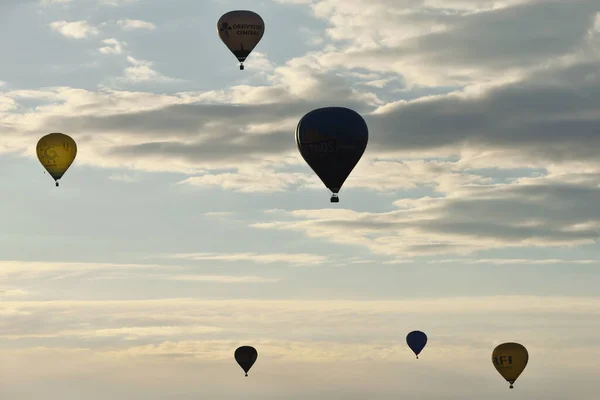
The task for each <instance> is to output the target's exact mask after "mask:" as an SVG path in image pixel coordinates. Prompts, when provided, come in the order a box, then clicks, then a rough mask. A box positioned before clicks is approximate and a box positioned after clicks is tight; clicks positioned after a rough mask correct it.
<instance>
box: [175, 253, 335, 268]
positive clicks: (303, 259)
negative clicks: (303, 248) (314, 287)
mask: <svg viewBox="0 0 600 400" xmlns="http://www.w3.org/2000/svg"><path fill="white" fill-rule="evenodd" d="M166 257H168V258H175V259H184V260H194V261H203V260H213V261H228V262H234V261H251V262H255V263H260V264H272V263H290V264H305V265H313V264H323V263H326V262H328V257H326V256H321V255H316V254H306V253H300V254H293V253H271V254H257V253H220V254H219V253H187V254H169V255H166Z"/></svg>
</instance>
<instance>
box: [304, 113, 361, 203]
mask: <svg viewBox="0 0 600 400" xmlns="http://www.w3.org/2000/svg"><path fill="white" fill-rule="evenodd" d="M368 140H369V129H368V128H367V123H366V122H365V120H364V119H363V118H362V117H361V116H360V115H359V114H358V113H357V112H356V111H353V110H350V109H348V108H344V107H326V108H319V109H316V110H313V111H311V112H309V113H308V114H306V115H305V116H304V117H302V118H301V119H300V122H299V123H298V126H297V128H296V144H297V145H298V150H300V154H301V155H302V157H303V158H304V160H305V161H306V162H307V163H308V165H309V166H310V167H311V168H312V169H313V171H315V173H316V174H317V175H318V176H319V178H320V179H321V180H322V181H323V183H324V184H325V186H327V188H329V190H331V191H332V192H333V196H332V197H331V202H332V203H337V202H339V198H338V196H337V193H339V191H340V189H341V188H342V185H343V184H344V182H345V181H346V179H347V178H348V176H349V175H350V172H352V170H353V169H354V167H355V166H356V164H357V163H358V161H359V160H360V158H361V157H362V155H363V153H364V152H365V149H366V148H367V142H368Z"/></svg>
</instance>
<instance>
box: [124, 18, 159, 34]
mask: <svg viewBox="0 0 600 400" xmlns="http://www.w3.org/2000/svg"><path fill="white" fill-rule="evenodd" d="M117 24H118V25H119V26H120V27H121V28H122V29H123V30H126V31H131V30H136V29H148V30H155V29H156V25H154V24H153V23H152V22H147V21H141V20H139V19H120V20H118V21H117Z"/></svg>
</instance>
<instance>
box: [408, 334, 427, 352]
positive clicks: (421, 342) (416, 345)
mask: <svg viewBox="0 0 600 400" xmlns="http://www.w3.org/2000/svg"><path fill="white" fill-rule="evenodd" d="M406 343H407V344H408V347H410V348H411V350H412V351H413V352H414V353H415V355H416V356H417V358H419V353H420V352H421V350H423V348H424V347H425V345H426V344H427V335H426V334H424V333H423V332H421V331H412V332H411V333H409V334H408V335H406Z"/></svg>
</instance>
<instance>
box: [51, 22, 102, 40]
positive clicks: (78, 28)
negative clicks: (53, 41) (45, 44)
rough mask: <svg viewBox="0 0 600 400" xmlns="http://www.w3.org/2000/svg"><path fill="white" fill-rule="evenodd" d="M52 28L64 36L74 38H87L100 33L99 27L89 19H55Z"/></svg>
mask: <svg viewBox="0 0 600 400" xmlns="http://www.w3.org/2000/svg"><path fill="white" fill-rule="evenodd" d="M50 28H52V29H53V30H54V31H56V32H58V33H60V34H61V35H63V36H66V37H69V38H73V39H85V38H87V37H89V36H94V35H97V34H98V33H99V31H98V29H97V28H96V27H94V26H92V25H90V24H89V23H88V22H87V21H75V22H67V21H55V22H52V23H51V24H50Z"/></svg>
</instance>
